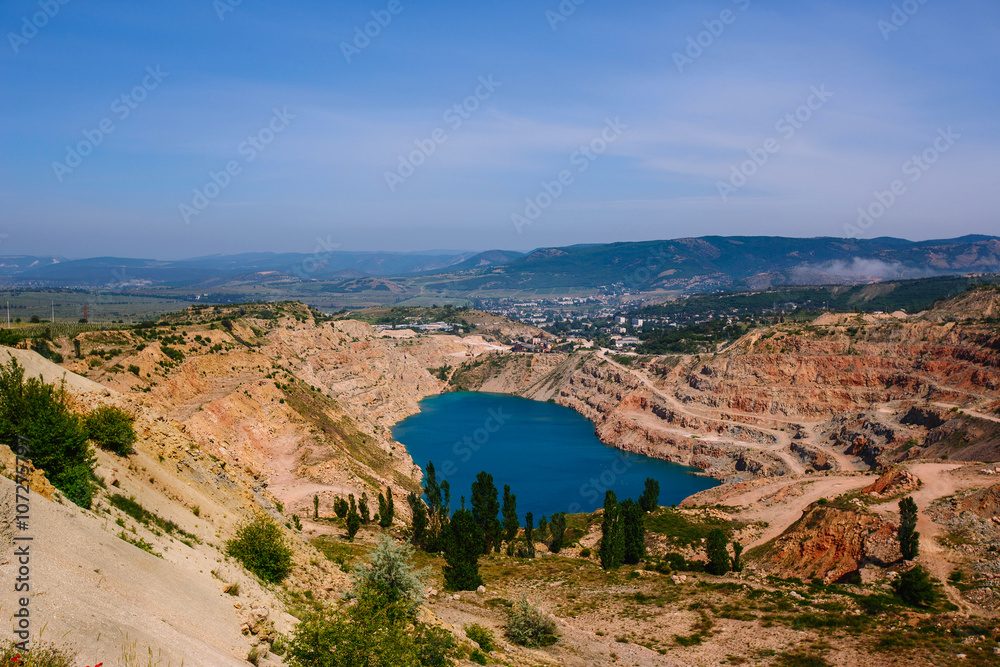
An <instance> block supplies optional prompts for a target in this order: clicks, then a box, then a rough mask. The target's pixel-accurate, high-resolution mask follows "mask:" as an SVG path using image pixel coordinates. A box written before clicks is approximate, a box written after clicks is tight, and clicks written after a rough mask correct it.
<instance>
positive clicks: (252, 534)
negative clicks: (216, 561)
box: [226, 514, 292, 583]
mask: <svg viewBox="0 0 1000 667" xmlns="http://www.w3.org/2000/svg"><path fill="white" fill-rule="evenodd" d="M226 555H227V556H232V557H233V558H235V559H236V560H238V561H239V562H240V563H241V564H242V565H243V567H245V568H246V569H247V570H249V571H250V572H253V573H254V574H256V575H257V576H258V577H260V578H261V579H263V580H264V581H270V582H272V583H277V582H279V581H281V580H282V579H284V578H285V577H286V576H288V572H289V571H290V570H291V569H292V550H291V549H290V548H289V547H288V545H287V544H286V543H285V536H284V535H282V533H281V528H280V527H279V526H278V524H276V523H275V522H274V521H272V520H271V519H270V518H268V517H267V516H265V515H263V514H258V515H257V516H256V517H255V518H254V519H252V520H251V521H249V522H247V523H245V524H243V525H242V526H240V527H239V528H238V529H237V530H236V537H234V538H233V539H231V540H229V541H227V542H226Z"/></svg>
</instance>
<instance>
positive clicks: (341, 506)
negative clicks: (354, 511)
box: [333, 498, 350, 519]
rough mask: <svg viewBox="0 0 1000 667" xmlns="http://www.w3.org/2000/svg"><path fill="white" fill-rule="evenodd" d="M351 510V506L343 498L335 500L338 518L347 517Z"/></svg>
mask: <svg viewBox="0 0 1000 667" xmlns="http://www.w3.org/2000/svg"><path fill="white" fill-rule="evenodd" d="M349 511H350V507H349V506H348V505H347V501H346V500H344V499H343V498H337V499H336V500H334V501H333V513H334V514H336V515H337V518H338V519H346V518H347V513H348V512H349Z"/></svg>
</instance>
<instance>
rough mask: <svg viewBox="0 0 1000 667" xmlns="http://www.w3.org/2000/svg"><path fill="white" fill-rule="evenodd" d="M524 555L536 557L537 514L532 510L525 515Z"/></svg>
mask: <svg viewBox="0 0 1000 667" xmlns="http://www.w3.org/2000/svg"><path fill="white" fill-rule="evenodd" d="M524 557H525V558H534V557H535V516H534V515H533V514H532V513H531V512H528V513H527V514H525V515H524Z"/></svg>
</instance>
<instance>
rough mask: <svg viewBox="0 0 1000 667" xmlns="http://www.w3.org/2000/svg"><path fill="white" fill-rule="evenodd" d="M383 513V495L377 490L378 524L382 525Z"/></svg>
mask: <svg viewBox="0 0 1000 667" xmlns="http://www.w3.org/2000/svg"><path fill="white" fill-rule="evenodd" d="M383 514H385V496H384V495H383V494H382V493H381V492H379V494H378V525H380V526H381V525H382V515H383Z"/></svg>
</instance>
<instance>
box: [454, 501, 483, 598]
mask: <svg viewBox="0 0 1000 667" xmlns="http://www.w3.org/2000/svg"><path fill="white" fill-rule="evenodd" d="M482 541H483V534H482V529H481V527H480V525H479V524H478V523H477V522H476V520H475V519H474V518H473V517H472V512H470V511H469V510H467V509H460V510H458V511H456V512H455V514H454V515H453V516H452V517H451V521H450V522H449V524H448V528H447V530H446V537H445V540H444V558H445V562H446V563H447V564H446V565H445V566H444V580H445V584H446V585H447V586H448V588H450V589H451V590H455V591H472V590H475V589H476V588H478V587H479V586H481V585H482V584H483V580H482V578H481V577H480V576H479V556H480V554H482V553H483V544H482Z"/></svg>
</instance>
